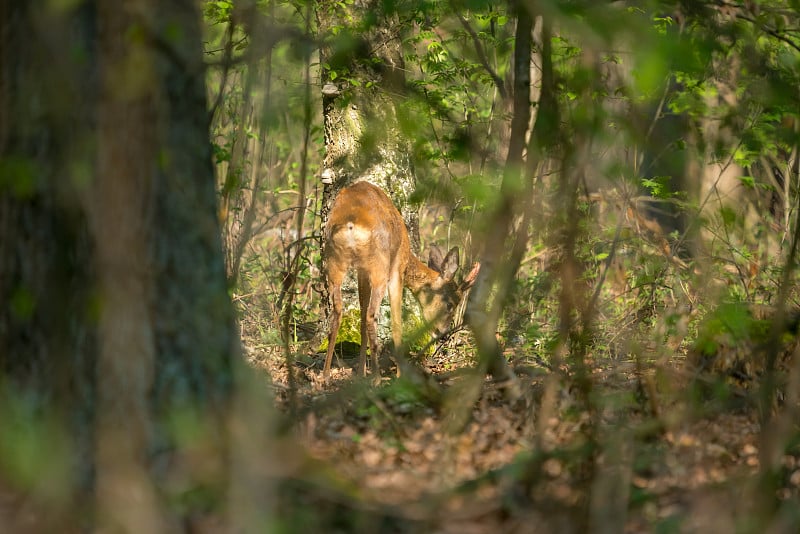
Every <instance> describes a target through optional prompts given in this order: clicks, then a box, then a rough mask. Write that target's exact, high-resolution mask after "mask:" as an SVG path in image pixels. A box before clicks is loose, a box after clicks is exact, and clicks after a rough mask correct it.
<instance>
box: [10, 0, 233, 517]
mask: <svg viewBox="0 0 800 534" xmlns="http://www.w3.org/2000/svg"><path fill="white" fill-rule="evenodd" d="M48 6H49V4H48ZM156 14H157V17H156ZM0 16H2V20H3V21H4V24H3V26H2V29H0V31H1V32H2V33H0V72H1V73H2V78H0V83H2V85H0V299H2V300H3V302H10V303H11V304H12V305H11V306H2V307H0V372H1V373H2V376H0V436H2V438H0V440H3V441H4V446H3V447H2V448H0V450H2V451H3V452H7V451H8V450H10V449H13V448H14V447H15V446H21V445H22V442H20V443H16V442H15V441H14V439H15V436H17V435H19V434H20V433H19V432H15V427H14V425H25V426H26V427H28V428H31V429H32V430H30V432H34V433H40V434H41V435H42V436H44V437H46V438H48V439H49V442H48V443H49V444H50V445H51V446H50V447H44V446H42V447H41V448H40V449H34V450H33V451H29V454H32V455H34V458H35V459H34V462H33V466H32V467H31V468H30V472H27V473H23V474H24V475H26V476H15V477H11V478H8V473H6V472H4V471H0V491H3V488H4V487H10V488H11V491H12V492H19V493H20V494H27V495H29V503H28V505H29V506H46V507H47V510H48V512H47V513H46V514H45V513H40V514H37V515H38V517H40V518H41V519H40V521H41V522H42V525H39V527H41V529H42V530H54V529H57V530H63V529H64V528H65V527H67V526H68V525H72V526H75V527H81V526H82V527H83V528H85V527H86V526H87V524H91V525H94V526H95V527H102V528H113V529H120V530H124V531H131V532H145V531H148V532H155V531H159V530H162V529H164V528H166V529H170V528H175V527H177V526H178V524H179V523H181V522H182V523H183V524H184V526H187V525H190V524H191V523H192V522H193V521H195V519H197V518H198V517H199V516H202V515H203V514H204V513H207V512H209V511H213V512H216V513H218V512H219V510H218V509H215V508H214V505H215V503H218V502H220V501H221V500H222V498H224V494H225V492H226V487H227V484H228V480H227V476H228V475H227V469H228V461H229V450H228V447H229V443H228V439H229V438H228V430H227V416H228V408H229V403H230V398H231V395H232V391H233V371H234V369H233V366H234V361H235V360H234V359H233V356H234V355H235V353H236V350H235V348H234V347H235V343H234V340H235V338H234V333H233V315H232V307H231V304H230V301H229V299H228V296H227V291H226V282H225V271H224V266H223V260H222V252H221V245H220V240H219V228H218V223H217V217H216V209H215V203H216V198H215V189H214V178H213V169H212V163H211V153H210V146H209V141H208V116H207V108H206V95H205V87H204V66H203V62H202V48H201V35H200V27H199V16H198V13H197V11H196V8H195V6H194V5H193V4H189V3H178V4H170V5H169V6H162V5H157V4H156V3H155V2H151V1H131V2H126V3H124V4H121V5H114V6H113V7H112V6H110V5H107V4H105V3H97V4H95V3H94V2H85V3H82V4H81V5H80V7H79V8H77V9H75V10H64V11H55V10H53V9H51V7H47V6H45V5H44V3H42V2H0ZM151 17H152V18H151ZM176 30H179V31H176ZM21 43H26V45H25V46H21ZM65 43H70V45H69V46H65ZM6 414H11V417H5V415H6ZM37 435H38V434H37ZM15 443H16V445H15ZM53 444H60V445H59V446H58V447H55V449H53V448H52V447H53ZM36 465H41V469H39V470H37V468H36V467H35V466H36ZM62 478H65V479H66V480H67V482H66V483H65V482H64V481H63V480H62ZM54 487H55V488H58V491H54V490H53V489H52V488H54ZM198 496H200V497H201V498H199V499H198ZM76 504H78V505H79V508H75V505H76ZM92 508H94V511H95V517H94V519H89V520H87V519H86V517H87V514H86V510H91V509H92ZM168 508H169V509H168ZM54 509H55V510H58V511H59V512H60V514H58V513H53V511H52V510H54ZM75 510H81V512H76V511H75ZM3 513H4V511H3V510H0V524H4V525H6V524H9V525H14V524H15V520H16V519H18V518H14V517H12V518H8V517H4V516H3ZM187 522H188V523H187Z"/></svg>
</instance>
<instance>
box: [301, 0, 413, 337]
mask: <svg viewBox="0 0 800 534" xmlns="http://www.w3.org/2000/svg"><path fill="white" fill-rule="evenodd" d="M381 9H382V3H381V2H378V1H374V0H366V1H365V0H359V1H356V2H355V3H354V4H352V5H347V6H345V5H344V4H341V3H339V2H334V1H330V0H320V1H318V2H317V4H316V15H317V23H318V27H319V34H320V35H321V36H322V39H323V46H322V47H321V51H320V55H321V57H320V59H321V64H322V65H324V66H325V67H324V68H323V69H322V71H321V82H322V95H323V98H322V104H323V125H324V133H325V156H324V158H323V161H322V181H323V184H324V189H323V197H322V210H321V224H322V227H323V228H324V227H325V225H326V224H327V220H328V212H329V210H330V208H331V204H332V202H333V199H334V198H335V197H336V194H337V193H338V191H339V190H340V189H341V188H343V187H345V186H347V185H350V184H352V183H355V182H359V181H369V182H371V183H373V184H375V185H377V186H378V187H381V188H382V189H383V190H384V191H386V192H387V194H388V195H389V197H390V198H391V199H392V201H393V202H394V204H395V206H397V208H398V209H399V210H400V213H401V214H402V215H403V219H404V220H405V223H406V227H407V228H408V233H409V238H410V241H411V248H412V250H413V251H414V252H415V253H417V252H419V219H418V213H417V209H416V208H415V207H413V206H410V205H409V202H408V198H409V196H410V195H411V193H412V192H413V191H414V188H415V185H416V177H415V174H414V167H413V162H412V159H411V151H410V149H409V146H408V142H407V141H406V140H405V139H404V137H403V135H402V133H401V132H400V126H399V123H398V113H400V112H401V109H400V106H399V105H398V104H399V102H398V100H397V99H398V98H402V97H403V92H404V87H405V74H404V70H403V67H404V63H403V51H402V43H401V35H400V34H399V31H400V30H398V28H399V24H398V21H397V20H395V19H396V17H395V16H394V15H391V16H390V15H385V16H384V15H383V14H381V13H380V10H381ZM363 13H376V14H377V18H376V21H375V25H374V26H373V27H371V28H369V30H368V31H366V32H364V33H361V31H360V30H359V29H357V28H348V27H347V22H346V21H347V20H348V17H349V15H353V17H351V18H349V20H360V19H361V14H363ZM342 26H344V28H345V29H342V30H341V31H339V32H338V37H337V35H334V34H333V32H332V31H331V30H332V28H334V27H338V28H339V29H340V28H341V27H342ZM343 36H348V37H349V38H352V39H354V40H355V42H356V43H357V44H356V46H354V47H352V48H343V47H342V45H347V38H343ZM351 44H352V42H351ZM375 60H377V61H375ZM366 65H369V66H366ZM345 79H355V80H357V84H352V83H350V82H348V81H345ZM343 296H344V300H345V307H346V308H357V307H358V298H357V292H356V286H355V282H354V280H353V279H350V280H349V283H347V282H346V283H345V284H344V285H343ZM406 300H408V299H406ZM323 303H324V304H325V307H326V309H329V307H328V298H327V294H323ZM383 315H385V314H383ZM383 323H384V322H383V321H382V326H384V327H385V324H383ZM321 330H322V331H324V330H325V328H322V329H321ZM381 330H382V334H381V337H384V336H385V334H386V329H385V328H382V329H381ZM362 341H363V340H362Z"/></svg>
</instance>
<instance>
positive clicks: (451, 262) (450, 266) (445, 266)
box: [440, 247, 458, 280]
mask: <svg viewBox="0 0 800 534" xmlns="http://www.w3.org/2000/svg"><path fill="white" fill-rule="evenodd" d="M457 270H458V247H453V248H451V249H450V252H448V253H447V256H445V257H444V260H442V269H441V271H440V272H441V273H442V278H444V279H445V280H452V279H453V275H455V274H456V271H457Z"/></svg>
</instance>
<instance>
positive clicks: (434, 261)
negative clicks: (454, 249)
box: [428, 245, 444, 273]
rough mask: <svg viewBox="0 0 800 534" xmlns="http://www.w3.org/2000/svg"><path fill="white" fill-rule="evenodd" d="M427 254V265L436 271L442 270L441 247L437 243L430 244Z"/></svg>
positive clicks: (442, 255) (442, 254)
mask: <svg viewBox="0 0 800 534" xmlns="http://www.w3.org/2000/svg"><path fill="white" fill-rule="evenodd" d="M429 254H430V256H428V267H430V268H431V269H433V270H434V271H436V272H438V273H440V272H442V261H443V260H444V253H443V252H442V249H441V248H439V246H438V245H431V249H430V252H429Z"/></svg>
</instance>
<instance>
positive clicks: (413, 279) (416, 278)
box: [403, 254, 439, 295]
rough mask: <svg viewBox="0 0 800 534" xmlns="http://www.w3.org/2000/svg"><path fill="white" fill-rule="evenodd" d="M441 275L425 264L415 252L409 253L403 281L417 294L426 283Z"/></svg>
mask: <svg viewBox="0 0 800 534" xmlns="http://www.w3.org/2000/svg"><path fill="white" fill-rule="evenodd" d="M438 276H439V273H437V272H436V271H434V270H433V269H431V268H430V267H428V266H427V265H425V264H424V263H423V262H421V261H420V260H419V258H417V257H416V256H414V255H413V254H410V255H409V259H408V264H407V265H406V270H405V272H404V273H403V283H404V284H405V286H406V287H407V288H409V289H410V290H411V292H412V293H414V294H415V295H416V294H417V293H419V291H420V289H422V287H423V286H424V285H425V284H430V283H431V282H433V281H434V280H436V278H437V277H438Z"/></svg>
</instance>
